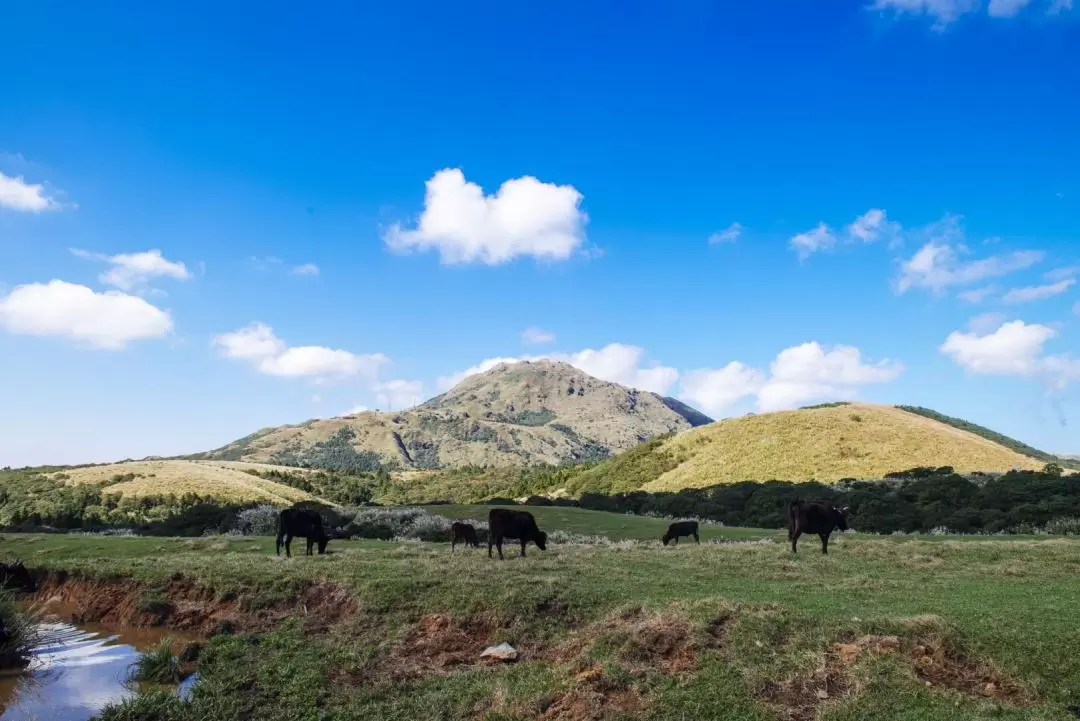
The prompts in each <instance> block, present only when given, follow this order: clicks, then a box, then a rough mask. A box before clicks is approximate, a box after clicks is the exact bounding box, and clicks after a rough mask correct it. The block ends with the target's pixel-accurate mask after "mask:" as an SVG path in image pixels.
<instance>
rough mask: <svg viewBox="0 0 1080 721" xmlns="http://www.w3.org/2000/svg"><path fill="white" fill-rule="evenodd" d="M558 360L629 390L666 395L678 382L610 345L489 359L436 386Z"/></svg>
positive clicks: (639, 353) (641, 354) (634, 350)
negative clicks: (529, 363)
mask: <svg viewBox="0 0 1080 721" xmlns="http://www.w3.org/2000/svg"><path fill="white" fill-rule="evenodd" d="M545 359H547V360H555V361H562V362H563V363H569V364H570V365H572V366H574V367H575V368H578V369H580V370H582V371H584V372H585V373H588V374H589V375H591V376H593V377H595V378H599V379H600V380H605V381H610V382H612V383H618V384H620V385H624V386H628V387H630V388H640V389H641V390H646V391H653V392H654V393H660V394H664V393H666V392H667V391H668V389H670V388H671V386H672V385H674V383H675V381H677V380H678V379H679V371H677V370H676V369H674V368H669V367H667V366H662V365H658V364H655V365H644V364H643V363H644V360H645V350H644V349H643V348H639V347H637V346H632V345H625V344H623V343H610V344H608V345H606V346H604V347H603V348H601V349H599V350H593V349H592V348H586V349H585V350H582V351H578V352H577V353H550V354H545V355H534V356H520V357H517V358H512V357H501V358H488V359H487V360H485V361H481V362H480V363H477V364H476V365H474V366H473V367H472V368H468V369H466V370H464V371H460V372H458V373H452V374H450V375H445V376H440V377H439V378H438V379H437V381H436V385H437V386H438V388H439V390H441V391H446V390H449V389H450V388H453V387H454V386H455V385H457V384H458V383H460V382H461V381H463V380H464V379H465V378H467V377H469V376H471V375H475V374H476V373H484V372H485V371H489V370H491V369H492V368H494V367H495V366H497V365H499V364H500V363H519V362H521V361H525V360H527V361H534V360H545Z"/></svg>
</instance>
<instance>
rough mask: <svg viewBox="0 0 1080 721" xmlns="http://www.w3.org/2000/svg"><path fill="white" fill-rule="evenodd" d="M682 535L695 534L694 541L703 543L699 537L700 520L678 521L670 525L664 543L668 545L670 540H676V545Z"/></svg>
mask: <svg viewBox="0 0 1080 721" xmlns="http://www.w3.org/2000/svg"><path fill="white" fill-rule="evenodd" d="M680 536H693V537H694V543H701V539H700V538H698V522H697V521H676V522H675V523H672V524H671V525H670V526H668V529H667V533H665V534H664V537H663V539H661V540H663V542H664V545H665V546H666V545H668V543H669V542H671V541H675V545H676V546H678V545H679V537H680Z"/></svg>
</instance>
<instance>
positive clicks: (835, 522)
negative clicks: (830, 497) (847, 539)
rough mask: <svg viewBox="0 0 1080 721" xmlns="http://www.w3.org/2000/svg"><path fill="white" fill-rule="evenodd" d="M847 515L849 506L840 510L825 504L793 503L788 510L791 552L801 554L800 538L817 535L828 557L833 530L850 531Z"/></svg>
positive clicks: (822, 550) (823, 551)
mask: <svg viewBox="0 0 1080 721" xmlns="http://www.w3.org/2000/svg"><path fill="white" fill-rule="evenodd" d="M847 513H848V509H847V506H844V507H842V508H838V507H837V506H829V505H826V504H824V503H815V502H804V501H792V502H791V507H790V508H788V540H789V541H791V552H792V553H798V552H799V551H798V549H797V544H798V543H799V536H801V535H802V534H804V533H816V534H817V535H818V536H819V537H820V538H821V552H822V553H823V554H826V555H828V553H829V536H830V535H831V534H832V532H833V529H835V528H839V529H840V530H841V531H846V530H847V529H848V525H847Z"/></svg>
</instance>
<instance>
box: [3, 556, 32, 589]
mask: <svg viewBox="0 0 1080 721" xmlns="http://www.w3.org/2000/svg"><path fill="white" fill-rule="evenodd" d="M0 588H17V589H19V590H20V591H35V590H37V584H36V583H34V577H33V576H31V575H30V571H28V570H27V569H26V566H24V565H23V562H22V561H21V560H19V559H15V562H14V563H0Z"/></svg>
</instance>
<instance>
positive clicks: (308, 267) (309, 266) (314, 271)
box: [292, 263, 319, 275]
mask: <svg viewBox="0 0 1080 721" xmlns="http://www.w3.org/2000/svg"><path fill="white" fill-rule="evenodd" d="M292 274H293V275H318V274H319V266H317V265H315V264H314V263H304V264H303V265H298V266H296V267H295V268H293V269H292Z"/></svg>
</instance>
